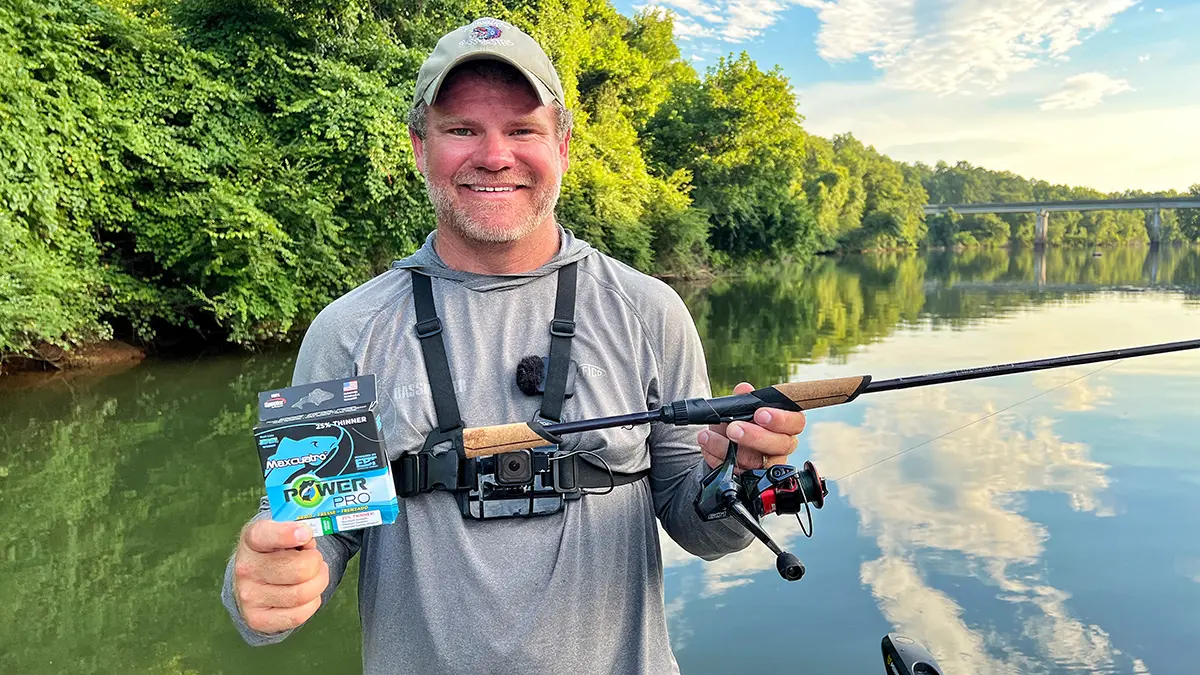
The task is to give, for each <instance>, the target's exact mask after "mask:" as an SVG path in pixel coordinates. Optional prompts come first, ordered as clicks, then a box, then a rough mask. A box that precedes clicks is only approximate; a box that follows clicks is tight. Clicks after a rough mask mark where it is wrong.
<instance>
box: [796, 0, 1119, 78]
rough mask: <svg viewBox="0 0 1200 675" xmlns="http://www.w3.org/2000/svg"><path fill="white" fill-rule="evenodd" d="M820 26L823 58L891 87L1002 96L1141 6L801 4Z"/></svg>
mask: <svg viewBox="0 0 1200 675" xmlns="http://www.w3.org/2000/svg"><path fill="white" fill-rule="evenodd" d="M801 4H804V5H806V6H809V7H812V8H814V9H815V10H816V12H817V16H818V18H819V19H820V20H821V23H822V26H821V31H820V33H819V35H818V39H817V47H818V53H819V54H820V55H821V56H822V57H823V58H825V59H827V60H830V61H839V60H846V59H852V58H857V57H859V56H866V57H868V58H869V59H870V60H871V62H872V63H873V64H874V65H875V66H876V67H878V68H880V69H881V70H883V71H884V73H885V80H886V82H888V83H889V84H890V85H892V86H894V87H896V88H899V89H906V90H915V91H924V92H932V93H936V94H950V93H955V92H975V91H989V92H990V91H997V90H998V89H999V88H1000V87H1001V85H1003V84H1004V83H1005V82H1006V81H1007V80H1008V79H1009V78H1010V77H1011V76H1012V75H1013V74H1015V73H1019V72H1022V71H1025V70H1029V69H1030V68H1032V67H1034V66H1035V65H1037V64H1038V63H1040V62H1043V61H1045V60H1048V59H1063V58H1065V56H1066V54H1067V52H1068V51H1070V50H1071V49H1072V48H1073V47H1075V46H1077V45H1079V44H1081V43H1082V41H1083V40H1084V39H1086V37H1088V36H1089V35H1090V34H1092V33H1095V32H1098V31H1100V30H1103V29H1104V28H1105V27H1106V26H1108V24H1109V23H1110V22H1111V21H1112V18H1113V16H1115V15H1116V14H1118V13H1120V12H1122V11H1124V10H1125V9H1127V8H1129V7H1132V6H1133V5H1134V4H1136V0H1098V1H1094V2H1088V1H1086V0H964V1H962V2H945V3H937V4H934V5H933V6H932V7H931V6H930V4H929V3H917V2H916V1H915V0H879V1H871V0H831V1H828V2H822V1H821V0H801Z"/></svg>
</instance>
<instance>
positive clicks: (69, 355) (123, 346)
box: [0, 340, 146, 378]
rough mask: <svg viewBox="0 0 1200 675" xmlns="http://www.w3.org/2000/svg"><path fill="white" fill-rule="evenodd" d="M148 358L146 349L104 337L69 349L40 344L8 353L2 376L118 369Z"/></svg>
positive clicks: (1, 364) (0, 369)
mask: <svg viewBox="0 0 1200 675" xmlns="http://www.w3.org/2000/svg"><path fill="white" fill-rule="evenodd" d="M145 358H146V352H145V350H143V349H140V348H138V347H135V346H134V345H131V344H129V343H127V342H122V341H120V340H104V341H102V342H97V343H94V344H86V345H80V346H78V347H75V348H73V349H70V350H66V349H63V348H62V347H58V346H56V345H51V344H40V345H38V346H37V347H36V348H34V349H33V350H32V353H30V354H28V355H24V356H6V357H4V358H3V360H0V376H2V377H4V378H8V377H10V376H14V375H17V374H23V375H26V376H30V375H35V374H37V373H59V372H63V371H76V370H97V369H109V368H119V367H121V366H125V365H129V366H132V365H136V364H138V363H140V362H141V361H142V360H144V359H145Z"/></svg>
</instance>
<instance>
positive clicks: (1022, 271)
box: [667, 250, 1200, 673]
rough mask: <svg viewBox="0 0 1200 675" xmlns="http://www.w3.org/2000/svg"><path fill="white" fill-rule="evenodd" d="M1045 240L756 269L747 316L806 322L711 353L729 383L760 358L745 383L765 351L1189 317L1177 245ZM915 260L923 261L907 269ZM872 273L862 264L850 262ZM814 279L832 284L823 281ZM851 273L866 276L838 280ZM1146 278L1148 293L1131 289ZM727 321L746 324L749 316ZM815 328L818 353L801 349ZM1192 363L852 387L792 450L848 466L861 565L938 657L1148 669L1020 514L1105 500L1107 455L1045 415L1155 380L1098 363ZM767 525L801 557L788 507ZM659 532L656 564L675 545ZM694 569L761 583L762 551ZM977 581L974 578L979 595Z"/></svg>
mask: <svg viewBox="0 0 1200 675" xmlns="http://www.w3.org/2000/svg"><path fill="white" fill-rule="evenodd" d="M1045 257H1046V256H1045V255H1039V256H1036V257H1034V256H1032V254H1031V255H1030V256H1028V257H1022V256H1021V255H1015V256H1013V255H1009V254H1008V253H1007V252H982V253H980V254H978V255H975V256H973V257H966V258H957V259H955V258H949V259H943V258H940V257H937V256H935V257H933V258H931V259H929V260H923V259H911V258H902V257H900V258H897V259H896V260H894V261H893V263H892V264H890V265H889V264H886V263H885V261H884V259H882V258H879V257H873V258H870V259H856V260H854V261H848V262H847V264H843V265H840V266H838V268H837V270H836V272H834V273H832V274H823V275H820V276H818V277H817V278H815V279H814V280H813V283H811V284H801V283H797V284H796V285H795V286H792V285H791V283H789V282H791V281H793V280H785V281H784V282H783V284H781V286H783V287H785V288H790V289H794V290H795V291H798V292H799V293H800V295H797V294H796V293H794V292H785V291H774V290H772V289H771V287H770V285H769V284H765V283H764V287H765V290H766V292H765V296H766V298H767V306H768V307H769V309H766V310H764V311H767V312H769V313H770V314H771V319H770V320H769V321H766V322H765V323H767V324H768V325H776V324H777V325H779V326H788V325H790V326H791V329H792V330H793V331H795V333H794V334H795V335H797V336H800V335H803V334H807V337H805V338H799V339H797V340H794V341H793V342H792V343H791V344H788V343H787V341H786V340H762V339H756V340H753V341H750V342H742V343H739V344H738V348H739V349H738V350H721V349H718V353H719V354H720V355H722V356H724V357H725V361H723V362H721V363H718V364H714V365H713V370H714V371H716V372H723V373H729V376H728V379H727V382H735V381H737V379H746V378H742V377H738V375H737V373H740V372H745V368H744V366H746V365H747V363H748V360H749V359H750V358H763V359H766V360H767V362H768V363H769V364H770V365H771V366H773V368H774V369H771V368H768V367H765V366H762V365H760V366H759V368H758V370H757V371H756V374H758V375H761V377H762V378H763V379H760V380H758V381H757V383H758V384H763V383H766V382H768V381H770V380H771V379H772V377H771V376H772V375H773V374H774V373H777V372H780V371H781V370H782V371H786V377H785V378H784V379H788V380H792V381H797V380H805V379H817V378H821V377H836V376H842V375H859V374H864V373H869V374H873V375H875V376H876V377H880V378H882V377H890V376H900V375H911V374H917V373H921V372H934V371H939V370H947V369H952V368H960V367H968V366H974V365H985V364H988V363H997V362H1004V361H1012V360H1021V359H1027V358H1037V357H1040V356H1050V355H1056V354H1065V353H1073V352H1082V351H1092V350H1096V349H1109V348H1115V347H1120V346H1130V345H1134V344H1141V343H1147V342H1160V341H1169V340H1177V339H1190V338H1194V337H1195V336H1196V335H1200V312H1197V311H1196V307H1195V304H1194V302H1193V298H1194V297H1195V295H1196V293H1197V290H1200V287H1198V286H1197V283H1196V279H1195V278H1194V277H1191V278H1189V277H1188V276H1187V272H1189V271H1190V272H1194V271H1195V269H1196V268H1195V267H1194V262H1195V260H1196V257H1195V255H1194V253H1192V252H1191V251H1183V252H1179V251H1170V250H1167V251H1164V252H1158V251H1144V252H1138V251H1127V250H1123V251H1119V252H1116V254H1113V255H1109V254H1106V255H1105V256H1101V257H1094V256H1091V255H1086V256H1084V255H1076V256H1075V257H1070V256H1069V255H1067V254H1065V253H1063V252H1052V253H1051V254H1050V257H1051V258H1052V260H1051V261H1050V262H1049V263H1047V261H1046V260H1045ZM1038 258H1041V260H1038ZM1030 262H1034V263H1035V264H1036V267H1035V268H1031V267H1030V265H1029V263H1030ZM926 265H927V267H926ZM932 270H938V271H939V273H940V274H939V275H938V276H934V277H924V276H923V274H921V273H918V272H919V271H920V272H924V273H928V272H929V271H932ZM964 270H967V272H966V273H964ZM1030 274H1033V275H1036V276H1037V277H1038V278H1035V279H1032V280H1031V279H1029V275H1030ZM871 276H873V277H876V278H874V279H872V280H871V281H870V282H865V281H863V280H864V279H865V278H867V277H871ZM1155 277H1157V278H1165V279H1170V280H1171V286H1170V287H1165V286H1159V285H1158V282H1156V281H1155V280H1154V278H1155ZM760 283H762V282H760ZM906 283H908V284H911V285H912V286H911V287H909V288H906V287H905V284H906ZM830 287H832V288H835V289H838V290H837V291H836V292H833V293H830V292H829V288H830ZM857 288H862V289H869V291H866V292H864V293H863V295H862V296H861V297H860V298H857V299H856V298H855V296H854V293H853V289H857ZM914 289H919V292H918V291H917V290H914ZM1039 289H1040V290H1039ZM1148 289H1155V290H1156V291H1159V290H1161V291H1163V293H1158V292H1156V293H1155V294H1154V295H1153V296H1147V295H1146V293H1145V291H1146V290H1148ZM805 293H807V294H808V295H809V296H810V297H813V298H819V297H824V296H830V295H832V296H836V297H838V298H839V299H840V304H841V305H842V307H841V308H840V309H839V311H837V312H835V313H820V312H817V313H813V312H808V311H806V308H807V307H808V304H809V302H810V301H808V300H807V299H806V298H805V297H804V294H805ZM868 294H873V295H874V296H876V297H870V298H868ZM878 296H883V297H878ZM914 298H915V299H914ZM700 302H703V300H700ZM717 302H719V303H721V304H722V306H724V307H727V308H729V310H730V311H735V310H736V311H738V312H741V313H743V314H753V313H754V312H756V311H758V310H756V309H755V308H754V307H753V305H754V304H755V303H743V304H741V305H739V304H737V303H734V302H729V301H728V299H726V298H724V297H719V298H718V300H717ZM869 303H870V304H872V306H873V307H874V308H876V309H877V310H878V309H879V308H883V309H884V311H883V314H882V315H885V316H890V317H891V321H884V322H882V323H873V322H872V321H871V319H870V316H869V315H870V312H868V311H866V310H865V309H861V308H865V307H866V306H867V305H868V304H869ZM813 304H815V305H820V304H821V303H820V301H819V300H816V301H813ZM781 315H786V317H784V316H781ZM876 316H880V314H876ZM831 317H833V318H832V319H831ZM740 322H742V323H745V324H747V325H761V324H759V323H758V322H757V321H756V320H755V319H753V318H743V319H741V320H740ZM737 323H739V320H738V319H736V318H732V317H731V318H729V319H726V320H725V321H724V325H726V326H729V325H735V324H737ZM947 324H949V325H950V326H951V327H952V328H953V330H952V331H951V332H949V333H947V332H946V331H944V330H943V329H944V327H945V326H946V325H947ZM723 337H724V336H723ZM847 337H849V339H846V338H847ZM716 342H719V340H718V341H716ZM822 344H824V345H826V346H827V347H828V349H826V350H825V352H826V354H827V356H828V358H824V359H820V358H818V357H819V356H820V353H821V351H822V350H821V349H820V348H819V347H818V345H822ZM809 345H812V348H809ZM741 350H750V351H741ZM751 354H753V357H752V356H751ZM805 354H807V356H805ZM1198 364H1200V357H1197V356H1194V355H1191V354H1190V353H1184V354H1182V355H1170V356H1162V357H1151V358H1148V359H1145V360H1134V361H1126V362H1122V363H1120V364H1117V365H1115V366H1114V365H1112V364H1108V365H1091V366H1081V367H1077V368H1070V369H1063V370H1057V371H1049V372H1041V373H1035V374H1031V375H1026V376H1021V377H1020V378H1010V379H1005V380H989V381H976V382H972V383H963V384H957V385H950V386H945V387H937V388H930V389H923V390H914V391H910V392H903V393H901V392H896V393H892V394H885V395H878V396H877V397H875V398H871V399H869V400H868V399H866V398H864V399H863V400H861V401H860V402H858V403H856V404H853V405H857V406H860V407H861V410H858V411H857V412H855V413H850V412H847V411H844V410H842V409H839V410H837V411H836V412H835V411H813V412H812V413H810V426H809V431H808V432H807V434H806V437H807V445H802V447H801V450H800V451H799V452H798V456H797V460H798V461H797V463H799V461H802V459H803V458H804V457H805V456H809V457H811V458H812V459H813V461H814V462H815V464H816V465H817V466H818V467H819V468H820V469H821V470H822V471H823V472H824V473H825V474H826V475H827V476H832V477H838V476H843V475H846V474H850V473H853V475H851V476H849V477H848V478H845V479H843V480H839V481H837V482H836V488H835V491H836V494H837V498H838V499H840V500H842V501H844V502H845V503H846V504H848V505H849V506H850V507H852V508H853V509H854V511H855V512H856V514H857V517H858V527H859V532H860V534H861V535H863V536H866V537H869V538H871V539H872V540H873V543H874V546H875V549H876V554H875V556H874V557H873V558H871V559H867V560H865V561H864V562H862V563H861V565H860V580H861V582H862V583H863V584H864V585H865V586H867V587H868V588H869V589H870V591H871V593H872V595H873V597H874V598H875V601H876V603H877V606H878V607H879V610H880V611H881V612H882V614H883V616H884V617H885V618H886V620H887V624H888V625H889V626H891V627H892V628H894V629H896V630H900V631H902V632H905V633H907V634H910V635H914V636H919V637H920V638H921V639H922V640H923V641H924V642H925V643H926V644H927V645H928V646H930V647H931V649H932V650H933V651H934V653H935V654H936V655H937V656H938V658H939V659H941V660H942V665H943V666H946V668H947V671H948V672H963V673H965V672H971V673H1034V672H1060V670H1061V671H1062V672H1068V671H1069V672H1075V671H1082V672H1102V673H1112V672H1132V673H1149V672H1151V671H1150V669H1149V667H1148V666H1147V665H1146V663H1145V661H1144V660H1143V658H1144V657H1145V654H1138V653H1131V652H1136V651H1137V650H1131V649H1122V648H1120V647H1118V646H1116V645H1115V644H1114V640H1113V638H1112V637H1111V636H1110V634H1109V630H1108V629H1106V628H1105V627H1104V626H1102V625H1099V624H1097V623H1095V622H1089V621H1086V620H1083V619H1081V618H1079V617H1078V616H1077V615H1075V614H1073V611H1072V608H1071V607H1072V603H1071V598H1072V595H1071V593H1070V592H1068V591H1066V590H1064V589H1063V588H1062V587H1058V586H1056V585H1055V583H1054V582H1052V581H1051V579H1050V576H1051V569H1052V567H1053V566H1052V565H1049V564H1048V561H1047V560H1046V559H1045V557H1044V556H1045V546H1046V542H1047V540H1048V539H1049V537H1050V527H1049V526H1048V525H1047V524H1046V523H1044V522H1040V520H1041V519H1043V518H1044V517H1045V514H1038V515H1034V514H1033V513H1031V512H1030V507H1029V505H1028V503H1027V496H1028V495H1032V494H1041V495H1048V496H1050V495H1057V496H1059V498H1060V499H1062V500H1063V503H1064V504H1065V506H1066V508H1069V509H1070V510H1071V511H1072V512H1075V513H1081V514H1090V515H1091V516H1092V517H1094V518H1107V517H1113V516H1114V515H1116V512H1117V508H1116V504H1115V503H1114V500H1115V498H1114V496H1113V495H1112V494H1111V493H1110V491H1109V488H1110V486H1111V480H1112V479H1111V477H1110V468H1111V467H1110V465H1109V464H1107V463H1104V462H1101V461H1098V460H1097V459H1096V458H1094V457H1093V452H1092V449H1091V448H1090V447H1089V444H1088V443H1085V442H1081V441H1078V440H1073V436H1074V437H1079V436H1080V434H1078V433H1076V434H1074V435H1072V434H1071V433H1070V432H1069V431H1063V430H1061V428H1060V427H1062V426H1063V424H1062V422H1063V420H1064V419H1065V418H1066V417H1067V416H1068V415H1071V416H1082V415H1090V417H1087V419H1089V420H1090V421H1089V422H1088V424H1092V425H1096V427H1093V428H1094V429H1098V428H1102V427H1104V426H1105V425H1106V424H1108V423H1109V421H1110V420H1112V419H1113V418H1115V417H1117V416H1121V417H1127V416H1128V413H1127V412H1120V411H1114V410H1113V409H1112V408H1114V407H1127V406H1129V404H1130V400H1131V399H1136V397H1137V395H1138V394H1139V393H1145V394H1151V393H1152V392H1153V390H1154V389H1155V388H1156V387H1157V380H1155V379H1143V380H1142V381H1141V382H1140V384H1139V385H1138V386H1139V387H1140V390H1130V387H1129V386H1128V383H1126V387H1125V392H1124V395H1123V396H1118V391H1117V389H1116V388H1115V386H1114V384H1113V383H1112V380H1111V379H1110V378H1109V377H1108V375H1109V374H1110V373H1108V372H1105V371H1107V370H1108V369H1109V368H1113V369H1114V370H1113V371H1112V372H1113V373H1117V372H1119V373H1121V374H1124V375H1128V374H1134V373H1136V374H1139V375H1142V376H1144V377H1167V376H1178V375H1179V374H1180V373H1183V372H1194V371H1195V370H1196V367H1197V365H1198ZM1097 371H1099V372H1097ZM1089 373H1090V375H1089ZM1085 376H1086V377H1085ZM730 386H731V385H730ZM1142 390H1144V391H1142ZM1030 399H1032V400H1030ZM1022 401H1025V403H1023V404H1022V405H1020V406H1018V407H1016V408H1014V409H1012V410H1011V411H1009V410H1004V409H1005V408H1007V407H1009V406H1012V405H1013V404H1017V403H1020V402H1022ZM830 418H832V419H830ZM1145 423H1147V424H1149V423H1150V421H1149V420H1147V421H1146V422H1145ZM952 430H957V431H954V432H953V433H952V434H951V435H949V436H947V437H945V438H944V439H941V440H936V437H937V436H938V435H940V434H942V433H944V432H948V431H952ZM1082 437H1083V438H1092V437H1093V436H1092V435H1091V434H1088V433H1086V432H1085V433H1083V434H1082ZM924 443H927V444H926V445H924V447H922V448H921V449H920V450H919V451H917V452H913V453H911V454H906V455H901V456H899V457H895V456H896V455H898V454H899V453H901V452H902V451H905V450H907V449H909V448H912V447H913V446H917V445H919V444H924ZM889 458H892V459H889ZM877 462H878V464H877V465H876V463H877ZM872 465H874V466H872ZM868 466H871V468H870V469H867V470H865V471H862V472H861V473H858V472H857V470H858V469H861V468H863V467H868ZM820 517H821V514H818V519H820ZM766 525H767V529H768V530H769V531H770V532H771V534H772V536H773V537H776V538H777V540H778V541H780V543H781V545H782V546H784V548H790V549H792V550H795V551H797V552H799V553H801V557H802V558H803V557H804V555H803V550H804V547H805V542H804V540H803V538H802V535H801V534H800V533H799V531H798V528H797V527H796V524H795V523H794V522H790V521H788V520H787V519H775V518H768V519H767V521H766ZM668 547H669V550H668V557H667V561H668V565H669V566H670V565H687V564H689V563H690V562H691V561H690V560H689V559H688V558H687V556H686V555H682V554H680V553H679V552H678V551H677V550H676V549H674V547H671V546H670V544H669V543H668ZM701 573H702V575H703V588H702V590H701V591H700V592H699V593H697V594H696V597H698V598H704V597H713V596H719V595H722V594H730V593H735V592H737V591H736V590H735V589H738V588H739V587H746V586H748V585H750V584H754V583H758V582H761V583H764V584H776V583H779V580H778V579H777V578H776V577H775V575H774V556H773V555H772V554H770V552H769V551H767V550H766V548H765V547H762V546H761V545H759V544H757V543H756V544H754V545H752V547H751V548H749V549H747V550H746V551H743V552H740V553H738V554H735V555H732V556H728V557H726V558H724V559H722V560H720V561H716V562H714V563H710V564H706V565H704V566H703V568H702V571H701ZM1059 576H1061V575H1059ZM1186 576H1190V575H1186ZM1197 578H1200V577H1197ZM814 583H816V582H814ZM980 586H982V587H985V588H988V589H990V592H989V593H987V594H986V595H985V596H980V595H979V587H980ZM964 589H967V590H964ZM960 597H968V598H970V599H971V603H970V604H969V605H964V604H962V601H961V600H959V598H960ZM988 597H990V598H991V599H990V600H988V599H987V598H988ZM673 608H674V609H676V610H677V611H679V612H682V611H683V610H682V608H680V607H678V606H676V607H673ZM811 629H812V626H807V625H806V627H805V628H803V629H801V630H804V631H805V632H808V631H809V630H811Z"/></svg>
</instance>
